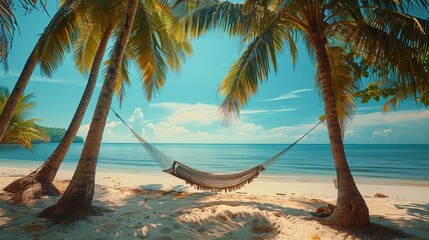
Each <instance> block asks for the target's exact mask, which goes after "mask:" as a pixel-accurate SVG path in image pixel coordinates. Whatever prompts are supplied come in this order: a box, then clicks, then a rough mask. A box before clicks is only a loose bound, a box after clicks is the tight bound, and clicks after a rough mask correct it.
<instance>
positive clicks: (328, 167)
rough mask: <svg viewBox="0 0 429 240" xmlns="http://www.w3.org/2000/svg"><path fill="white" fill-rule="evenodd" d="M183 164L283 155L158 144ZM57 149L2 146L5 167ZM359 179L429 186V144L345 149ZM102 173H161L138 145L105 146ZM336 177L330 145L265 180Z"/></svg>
mask: <svg viewBox="0 0 429 240" xmlns="http://www.w3.org/2000/svg"><path fill="white" fill-rule="evenodd" d="M155 146H156V147H157V148H158V149H160V150H161V151H163V152H164V153H166V154H167V155H169V156H170V157H172V158H173V159H175V160H177V161H180V162H182V163H185V164H188V165H190V166H192V167H195V168H198V169H199V170H202V171H210V172H234V171H239V170H243V169H247V168H249V167H252V166H254V165H257V164H259V163H261V162H263V161H265V160H267V159H269V158H271V157H272V156H274V155H275V154H277V153H278V152H279V151H281V150H282V149H283V148H284V147H285V146H284V145H277V144H265V145H264V144H155ZM55 147H56V144H51V143H50V144H35V145H34V146H33V150H32V151H28V150H25V149H24V148H22V147H19V146H15V145H2V146H0V167H26V168H36V167H38V166H39V165H40V164H41V163H42V162H43V161H44V160H45V159H46V158H47V157H48V156H49V155H50V154H51V153H52V151H53V150H54V149H55ZM82 147H83V144H73V145H72V146H71V148H70V150H69V153H68V155H67V156H66V158H65V160H64V163H63V165H62V168H63V169H69V170H74V169H75V167H76V163H77V161H78V160H79V156H80V153H81V150H82ZM345 147H346V153H347V157H348V162H349V164H350V167H351V169H352V172H353V174H354V176H356V177H365V178H383V179H391V180H394V179H397V180H413V181H414V180H417V181H429V145H346V146H345ZM98 170H101V171H111V172H120V173H130V174H144V173H152V174H156V173H159V174H161V172H160V171H159V170H160V169H159V168H158V166H157V165H156V164H155V162H154V161H153V160H152V159H151V157H150V156H149V154H148V153H147V152H146V150H145V149H144V148H143V147H142V146H141V145H140V144H138V143H136V144H133V143H126V144H119V143H115V144H110V143H105V144H102V145H101V152H100V157H99V163H98ZM290 174H300V175H313V176H314V175H323V176H332V175H333V176H335V170H334V165H333V160H332V155H331V151H330V147H329V145H297V146H295V147H294V148H293V149H292V150H290V151H289V152H288V153H287V154H286V155H285V156H283V157H282V158H281V159H279V160H278V161H277V162H275V163H274V164H273V165H272V166H271V167H270V168H268V169H267V171H266V172H265V173H264V175H267V176H270V175H272V176H277V175H290Z"/></svg>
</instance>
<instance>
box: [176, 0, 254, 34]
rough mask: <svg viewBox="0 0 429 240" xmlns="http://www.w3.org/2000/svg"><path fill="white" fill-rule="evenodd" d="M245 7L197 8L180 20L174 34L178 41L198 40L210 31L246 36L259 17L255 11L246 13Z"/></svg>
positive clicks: (231, 4) (225, 3)
mask: <svg viewBox="0 0 429 240" xmlns="http://www.w3.org/2000/svg"><path fill="white" fill-rule="evenodd" d="M243 7H244V6H243V4H240V3H230V2H220V3H214V4H210V5H206V6H203V7H200V8H197V9H195V10H194V11H190V12H189V14H188V15H186V16H185V17H183V18H182V19H181V20H180V22H179V23H178V24H177V26H176V27H175V28H174V29H175V30H176V31H175V32H174V34H175V36H176V38H177V39H183V38H184V36H190V37H192V38H197V37H198V36H201V35H203V34H204V33H206V32H207V31H209V30H219V32H221V33H225V34H226V35H229V36H243V35H246V34H247V33H248V31H249V26H250V24H252V22H253V21H254V20H255V17H256V16H257V15H256V12H253V11H252V12H250V13H246V12H245V11H244V10H243Z"/></svg>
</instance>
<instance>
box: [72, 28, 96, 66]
mask: <svg viewBox="0 0 429 240" xmlns="http://www.w3.org/2000/svg"><path fill="white" fill-rule="evenodd" d="M101 35H102V31H101V29H100V26H98V25H94V24H91V23H86V24H85V25H84V26H82V28H81V29H80V35H79V39H77V41H76V42H74V44H73V53H74V61H75V64H76V66H77V69H78V70H79V72H81V73H88V72H89V70H90V69H91V65H92V62H93V60H94V56H95V54H96V53H97V49H98V44H99V42H100V39H101Z"/></svg>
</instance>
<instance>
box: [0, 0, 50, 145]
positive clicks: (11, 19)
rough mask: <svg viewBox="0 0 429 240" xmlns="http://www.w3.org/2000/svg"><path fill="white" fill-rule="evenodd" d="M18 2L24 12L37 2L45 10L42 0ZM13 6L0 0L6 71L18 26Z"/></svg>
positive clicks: (0, 47)
mask: <svg viewBox="0 0 429 240" xmlns="http://www.w3.org/2000/svg"><path fill="white" fill-rule="evenodd" d="M19 3H20V5H21V7H22V9H24V10H25V12H26V13H27V12H30V11H31V10H33V9H34V8H36V5H37V3H40V5H41V6H42V8H43V9H44V10H45V11H46V9H45V3H44V2H42V1H37V0H36V1H33V0H21V1H19ZM14 7H15V3H14V2H13V1H12V0H2V1H0V65H3V67H4V69H5V71H6V72H7V70H8V64H7V57H8V55H9V50H10V49H11V47H12V42H13V36H14V33H15V30H16V29H17V28H18V22H17V20H16V17H15V14H14V13H13V10H12V9H14ZM0 139H1V138H0Z"/></svg>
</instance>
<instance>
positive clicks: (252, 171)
mask: <svg viewBox="0 0 429 240" xmlns="http://www.w3.org/2000/svg"><path fill="white" fill-rule="evenodd" d="M110 109H111V110H112V111H113V113H114V114H115V115H116V117H117V118H118V119H120V120H121V121H122V122H123V123H124V124H125V126H126V127H127V128H128V129H129V130H130V131H131V132H132V133H133V134H134V136H135V137H136V138H137V140H138V141H139V142H140V143H141V144H142V145H143V147H144V148H145V149H146V151H148V152H149V154H150V156H151V157H152V158H153V159H154V160H155V162H156V163H157V164H158V166H159V167H160V168H161V169H162V171H163V172H166V173H169V174H171V175H173V176H175V177H177V178H180V179H182V180H185V181H186V183H187V184H190V185H191V186H193V187H195V188H196V189H199V190H209V191H214V192H221V191H225V192H227V191H229V192H231V191H235V190H238V189H240V188H241V187H243V186H244V185H246V184H248V183H251V182H252V181H253V179H255V178H256V177H258V176H259V174H260V173H261V172H263V171H265V169H266V168H267V167H269V166H271V164H273V163H274V162H275V161H277V160H278V159H280V158H281V157H282V156H283V155H285V154H286V153H287V152H288V151H289V150H290V149H292V148H293V147H294V146H295V145H296V144H298V142H299V141H301V140H302V139H303V138H305V137H306V136H307V135H308V134H309V133H310V132H311V131H313V130H314V129H315V128H316V127H317V126H319V125H320V124H321V123H322V122H323V120H321V121H320V122H318V123H317V124H316V125H315V126H314V127H312V128H311V129H310V130H309V131H308V132H306V133H305V134H304V135H302V136H301V137H300V138H298V139H297V140H296V141H295V142H293V143H292V144H290V145H289V146H288V147H286V148H285V149H283V150H282V151H280V152H279V153H278V154H276V155H275V156H274V157H272V158H270V159H268V160H266V161H265V162H262V163H260V164H259V165H256V166H254V167H252V168H249V169H247V170H243V171H240V172H234V173H227V174H218V173H210V172H203V171H200V170H197V169H194V168H191V167H189V166H187V165H185V164H183V163H180V162H178V161H175V160H174V159H172V158H171V157H169V156H167V155H166V154H164V153H163V152H161V151H160V150H158V149H157V148H156V147H154V146H153V145H152V144H150V143H149V142H147V141H146V140H144V139H143V138H142V137H141V136H140V135H139V134H137V133H136V132H135V131H134V130H133V129H132V128H131V126H130V125H128V124H127V123H126V122H125V120H124V119H122V118H121V116H119V114H118V113H117V112H116V111H115V110H114V109H113V108H112V107H110Z"/></svg>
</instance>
